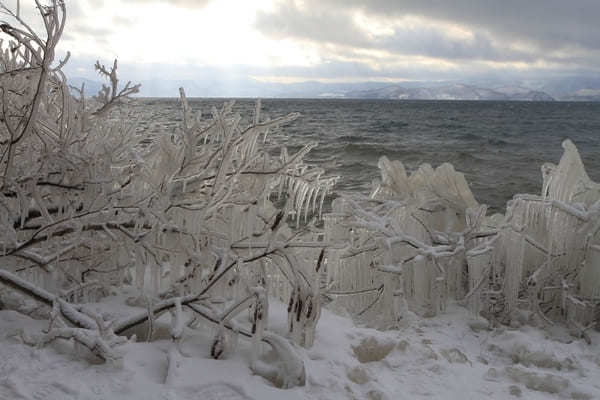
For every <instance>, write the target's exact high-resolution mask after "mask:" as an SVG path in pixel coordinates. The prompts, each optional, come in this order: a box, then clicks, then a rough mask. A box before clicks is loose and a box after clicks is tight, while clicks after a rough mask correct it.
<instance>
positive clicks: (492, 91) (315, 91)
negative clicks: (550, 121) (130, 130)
mask: <svg viewBox="0 0 600 400" xmlns="http://www.w3.org/2000/svg"><path fill="white" fill-rule="evenodd" d="M138 82H139V83H141V84H142V87H141V89H140V93H139V95H138V96H139V97H178V96H179V88H180V87H184V88H185V91H186V94H187V96H188V97H225V98H227V97H229V98H231V97H254V98H257V97H262V98H334V99H339V98H348V99H400V100H403V99H404V100H516V101H552V100H555V99H557V100H563V101H600V88H599V87H596V86H592V88H579V89H577V90H573V91H571V92H561V93H558V92H556V93H557V94H555V95H554V96H551V95H550V94H548V92H547V91H546V90H543V91H542V90H533V89H529V88H526V87H523V86H518V84H517V85H515V86H498V87H492V88H484V87H481V86H475V85H466V84H460V83H452V84H449V83H441V82H424V81H421V82H406V83H403V84H402V85H397V84H392V85H391V84H390V83H388V82H351V83H347V82H341V83H325V82H317V81H306V82H297V83H278V82H262V81H259V80H255V79H250V78H245V77H229V78H227V79H225V78H219V79H187V80H167V79H153V80H142V81H135V79H134V83H138ZM120 83H121V84H124V83H125V82H120ZM69 84H70V85H72V86H75V87H81V85H82V84H85V94H86V96H88V97H90V96H94V95H96V94H97V93H98V91H99V90H100V88H101V87H102V82H100V81H99V80H98V81H96V80H92V79H87V78H81V77H73V78H69Z"/></svg>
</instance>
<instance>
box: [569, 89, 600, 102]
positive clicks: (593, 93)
mask: <svg viewBox="0 0 600 400" xmlns="http://www.w3.org/2000/svg"><path fill="white" fill-rule="evenodd" d="M563 100H566V101H600V89H580V90H578V91H576V92H574V93H572V94H571V95H569V96H565V97H564V98H563Z"/></svg>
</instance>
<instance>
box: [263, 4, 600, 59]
mask: <svg viewBox="0 0 600 400" xmlns="http://www.w3.org/2000/svg"><path fill="white" fill-rule="evenodd" d="M356 10H360V11H362V12H363V13H364V14H366V15H368V16H370V17H374V18H381V19H382V20H385V21H393V20H394V19H395V20H399V18H401V17H405V16H413V17H415V16H416V17H422V18H423V19H425V20H427V21H429V22H430V23H429V24H426V25H423V26H416V27H415V26H411V27H406V28H405V27H402V26H399V27H397V28H396V29H395V32H394V33H393V35H391V36H379V37H377V36H376V37H369V36H368V35H367V33H366V32H364V31H363V30H362V29H361V28H360V27H359V26H357V25H356V23H355V22H354V20H353V18H352V12H353V11H356ZM598 16H600V1H597V0H578V1H576V2H567V1H564V0H528V1H525V2H524V1H521V0H503V1H497V0H478V1H472V0H455V1H452V2H449V1H448V2H440V1H437V0H373V1H369V2H364V1H362V0H344V1H338V0H306V1H305V2H304V5H303V6H302V7H298V6H296V3H295V2H294V1H289V2H286V3H285V4H280V7H279V8H278V9H276V10H275V11H274V12H272V13H265V12H263V13H259V15H258V17H257V20H256V27H257V28H258V29H259V30H260V31H262V32H263V33H265V34H267V35H269V36H272V37H277V38H284V37H287V38H295V39H302V40H306V41H312V42H314V43H317V44H318V43H329V44H337V45H340V46H349V47H354V48H361V49H380V50H386V51H389V52H392V53H393V54H397V55H398V56H402V55H421V56H426V57H433V58H441V59H447V60H452V61H465V60H467V61H468V60H472V61H477V60H479V61H481V60H483V61H494V62H515V61H519V62H522V63H527V64H532V63H534V62H536V61H543V62H546V63H553V64H564V65H565V67H566V66H568V67H569V68H572V67H573V66H577V65H578V66H579V67H586V68H591V67H594V66H595V67H596V68H597V67H598V66H599V65H600V23H598ZM440 22H444V23H450V24H453V25H457V26H462V27H464V28H466V29H468V30H470V31H471V32H472V33H473V37H472V38H470V39H468V40H466V39H464V38H459V37H456V36H453V35H451V34H449V33H448V32H447V31H446V29H447V28H446V27H445V26H444V25H443V24H440ZM328 51H331V50H330V49H328Z"/></svg>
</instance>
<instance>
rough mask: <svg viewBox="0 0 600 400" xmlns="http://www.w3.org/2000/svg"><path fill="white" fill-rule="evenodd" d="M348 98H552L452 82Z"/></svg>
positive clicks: (351, 94) (393, 88) (365, 92)
mask: <svg viewBox="0 0 600 400" xmlns="http://www.w3.org/2000/svg"><path fill="white" fill-rule="evenodd" d="M346 97H348V98H360V99H399V100H523V101H552V100H554V98H552V96H550V95H549V94H547V93H545V92H540V91H535V90H529V89H525V88H521V87H503V88H499V89H488V88H480V87H476V86H470V85H464V84H453V85H446V86H439V87H429V88H405V87H402V86H398V85H391V86H387V87H384V88H381V89H373V90H363V91H354V92H348V93H346Z"/></svg>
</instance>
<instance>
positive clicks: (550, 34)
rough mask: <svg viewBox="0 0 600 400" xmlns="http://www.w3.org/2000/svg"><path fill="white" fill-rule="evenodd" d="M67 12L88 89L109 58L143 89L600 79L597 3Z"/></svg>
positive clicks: (226, 5) (75, 64)
mask: <svg viewBox="0 0 600 400" xmlns="http://www.w3.org/2000/svg"><path fill="white" fill-rule="evenodd" d="M13 3H14V0H13ZM22 3H23V4H25V3H27V1H23V2H22ZM31 3H33V1H31ZM66 3H67V7H68V13H69V15H68V19H67V27H66V31H65V35H64V37H63V40H62V43H61V46H60V48H61V50H62V51H63V52H64V51H66V50H67V49H68V50H70V51H71V53H72V55H73V59H72V62H71V63H70V64H69V66H68V72H69V74H70V75H77V76H82V77H88V78H89V77H93V76H94V71H93V63H94V61H95V60H96V59H100V60H101V61H103V62H105V63H109V62H110V61H111V60H112V59H114V58H118V59H119V62H120V65H121V66H124V67H123V68H124V69H123V70H124V71H125V73H126V74H127V75H131V76H132V77H134V79H135V78H137V79H141V80H145V79H146V80H147V79H162V80H168V79H190V80H197V79H212V78H215V77H218V78H219V79H221V80H223V79H227V77H230V78H231V80H232V81H239V82H241V81H243V80H244V79H252V80H257V81H260V82H283V83H290V82H302V81H308V80H310V81H321V82H363V81H382V82H397V83H402V82H421V81H422V82H444V81H463V82H465V83H469V82H491V83H493V82H509V81H514V82H519V83H522V84H524V85H527V84H528V83H530V84H532V85H535V84H538V85H539V84H540V82H542V83H543V82H544V81H552V80H554V81H556V80H560V79H567V78H577V79H580V80H586V79H587V80H590V81H594V80H596V81H597V80H598V78H599V77H600V22H599V21H600V1H599V0H569V1H567V0H502V1H500V0H372V1H368V0H362V1H359V0H66ZM7 4H10V1H7Z"/></svg>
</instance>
